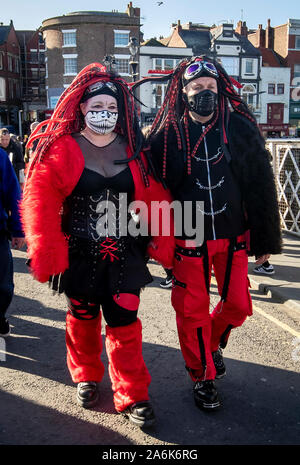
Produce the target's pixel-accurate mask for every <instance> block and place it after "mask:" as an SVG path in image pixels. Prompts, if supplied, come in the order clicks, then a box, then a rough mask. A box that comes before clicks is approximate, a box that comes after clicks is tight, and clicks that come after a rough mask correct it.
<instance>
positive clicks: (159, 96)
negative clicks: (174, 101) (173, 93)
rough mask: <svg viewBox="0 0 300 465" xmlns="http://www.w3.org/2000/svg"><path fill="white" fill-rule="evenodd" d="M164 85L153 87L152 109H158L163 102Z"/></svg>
mask: <svg viewBox="0 0 300 465" xmlns="http://www.w3.org/2000/svg"><path fill="white" fill-rule="evenodd" d="M166 88H167V86H166V84H157V85H155V86H154V88H153V91H152V94H153V96H154V102H153V106H154V108H160V107H161V106H162V103H163V101H164V97H165V92H166Z"/></svg>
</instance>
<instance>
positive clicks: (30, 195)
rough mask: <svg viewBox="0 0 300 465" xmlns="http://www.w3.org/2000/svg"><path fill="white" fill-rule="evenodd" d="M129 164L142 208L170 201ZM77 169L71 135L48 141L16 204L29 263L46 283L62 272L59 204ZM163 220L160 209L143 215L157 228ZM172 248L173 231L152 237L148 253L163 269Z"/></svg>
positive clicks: (80, 162) (80, 165)
mask: <svg viewBox="0 0 300 465" xmlns="http://www.w3.org/2000/svg"><path fill="white" fill-rule="evenodd" d="M127 154H128V157H130V156H131V155H132V154H131V153H130V150H129V148H127ZM141 155H142V156H143V154H141ZM143 159H144V156H143ZM129 167H130V169H131V173H132V176H133V180H134V186H135V191H134V200H142V201H144V202H145V203H146V204H147V206H150V202H151V201H153V200H154V201H155V200H156V201H162V200H166V201H167V202H171V201H172V199H171V196H170V194H169V192H168V191H167V190H166V189H164V188H163V186H162V185H161V184H160V183H158V182H156V181H155V180H154V179H153V177H151V176H148V177H149V181H150V186H149V187H145V185H144V182H143V180H142V176H141V172H140V169H139V166H138V163H137V161H135V160H133V161H131V162H130V163H129ZM83 169H84V157H83V154H82V152H81V149H80V147H79V145H78V144H77V142H76V141H75V140H74V139H73V138H72V136H70V135H66V136H62V137H61V138H59V139H58V140H57V141H56V142H54V143H53V145H52V146H51V148H50V149H49V152H48V153H47V157H46V159H45V160H44V161H41V162H40V163H39V164H38V165H37V168H35V169H34V170H33V173H32V174H31V176H30V178H29V179H28V181H27V184H26V188H25V192H24V196H23V201H22V205H21V215H22V223H23V227H24V232H25V237H26V241H27V246H28V257H29V258H30V267H31V270H32V273H33V275H34V277H35V278H36V279H37V280H38V281H40V282H46V281H48V279H49V276H51V275H56V274H59V273H63V272H64V271H65V270H66V269H67V268H68V266H69V264H68V242H67V239H66V237H65V235H64V233H63V231H62V228H61V219H62V206H63V203H64V200H65V199H66V197H67V196H69V195H70V194H71V193H72V191H73V190H74V188H75V186H76V184H77V182H78V181H79V178H80V176H81V174H82V171H83ZM148 210H149V208H148ZM153 216H154V215H153ZM141 220H143V218H141ZM163 220H164V214H163V211H161V213H160V215H159V217H158V216H156V217H155V218H153V217H152V218H147V221H148V225H149V226H150V224H152V223H153V222H156V223H157V222H159V223H160V227H162V224H161V222H162V221H163ZM149 226H148V228H149V231H150V227H149ZM171 230H172V229H171ZM174 248H175V240H174V235H173V234H171V235H170V236H162V235H160V236H159V235H158V236H155V237H153V238H152V240H151V242H150V245H149V246H148V255H149V256H150V258H153V259H154V260H156V261H158V262H159V263H161V264H162V265H163V266H164V267H166V268H172V266H173V257H174Z"/></svg>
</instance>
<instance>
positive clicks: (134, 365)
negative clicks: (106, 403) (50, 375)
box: [66, 311, 151, 412]
mask: <svg viewBox="0 0 300 465" xmlns="http://www.w3.org/2000/svg"><path fill="white" fill-rule="evenodd" d="M66 344H67V365H68V368H69V371H70V373H71V377H72V380H73V382H75V383H79V382H81V381H96V382H100V381H101V380H102V377H103V374H104V365H103V363H102V361H101V352H102V346H103V344H102V338H101V313H99V314H98V316H97V317H96V318H92V319H78V318H75V317H74V316H73V315H72V314H71V312H70V311H69V312H68V313H67V319H66ZM106 352H107V356H108V361H109V375H110V379H111V382H112V388H113V391H114V404H115V408H116V410H117V411H119V412H121V411H122V410H125V409H126V407H128V406H129V405H131V404H133V403H134V402H139V401H144V400H148V399H149V396H148V386H149V384H150V381H151V377H150V374H149V372H148V370H147V367H146V365H145V362H144V359H143V356H142V324H141V321H140V320H139V319H136V321H134V322H133V323H131V324H128V325H126V326H118V327H110V326H108V325H106Z"/></svg>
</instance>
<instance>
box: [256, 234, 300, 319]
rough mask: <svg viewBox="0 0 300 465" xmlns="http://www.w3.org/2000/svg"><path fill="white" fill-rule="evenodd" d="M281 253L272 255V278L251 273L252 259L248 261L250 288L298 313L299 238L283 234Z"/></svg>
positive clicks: (299, 280)
mask: <svg viewBox="0 0 300 465" xmlns="http://www.w3.org/2000/svg"><path fill="white" fill-rule="evenodd" d="M283 245H284V247H283V253H282V254H280V255H273V256H272V257H271V260H270V262H271V263H272V265H273V266H274V268H275V274H274V275H272V276H266V275H258V274H256V273H254V272H253V268H254V266H255V265H254V259H252V258H251V259H250V260H249V278H250V280H251V283H252V286H253V287H254V288H255V289H259V290H260V291H262V292H266V293H268V292H269V293H270V295H272V296H273V297H274V298H276V299H279V300H281V301H282V302H283V303H284V304H285V306H287V307H289V308H295V309H297V310H299V312H300V238H298V237H297V236H294V235H291V234H287V233H284V234H283Z"/></svg>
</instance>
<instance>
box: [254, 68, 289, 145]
mask: <svg viewBox="0 0 300 465" xmlns="http://www.w3.org/2000/svg"><path fill="white" fill-rule="evenodd" d="M290 79H291V70H290V68H285V67H271V66H262V68H261V92H262V93H261V102H260V104H261V114H260V117H259V118H258V123H259V126H260V129H261V131H262V133H263V135H264V136H265V137H283V136H287V135H289V133H288V128H289V113H290V108H289V104H290Z"/></svg>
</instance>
